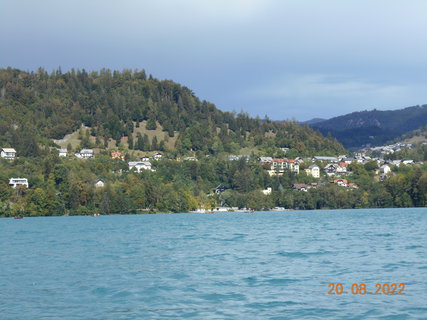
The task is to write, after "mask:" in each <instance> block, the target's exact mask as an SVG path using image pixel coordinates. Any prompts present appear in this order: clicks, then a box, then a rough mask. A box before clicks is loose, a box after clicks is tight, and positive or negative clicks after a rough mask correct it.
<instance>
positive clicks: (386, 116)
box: [307, 105, 427, 148]
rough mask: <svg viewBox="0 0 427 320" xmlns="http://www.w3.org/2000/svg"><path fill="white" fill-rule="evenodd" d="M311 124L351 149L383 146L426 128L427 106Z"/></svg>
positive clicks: (361, 113) (351, 116) (374, 111)
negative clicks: (410, 132)
mask: <svg viewBox="0 0 427 320" xmlns="http://www.w3.org/2000/svg"><path fill="white" fill-rule="evenodd" d="M309 122H310V121H309ZM309 122H307V124H309V125H310V126H311V127H312V128H314V129H317V130H319V131H320V132H322V133H323V134H325V135H328V134H331V135H332V136H333V137H335V138H336V139H337V140H338V141H340V142H341V143H342V144H343V145H344V146H345V147H347V148H353V147H362V146H365V145H380V144H384V143H386V142H387V141H390V140H393V139H396V138H397V137H399V136H401V135H402V134H404V133H406V132H409V131H412V130H416V129H418V128H420V127H422V126H424V125H426V124H427V105H422V106H413V107H408V108H404V109H400V110H389V111H380V110H376V109H374V110H371V111H367V110H365V111H358V112H352V113H349V114H346V115H342V116H339V117H334V118H331V119H328V120H324V121H315V122H312V121H311V123H309Z"/></svg>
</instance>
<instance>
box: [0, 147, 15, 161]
mask: <svg viewBox="0 0 427 320" xmlns="http://www.w3.org/2000/svg"><path fill="white" fill-rule="evenodd" d="M0 155H1V157H2V158H3V159H7V160H13V159H15V157H16V150H15V149H13V148H3V149H1V153H0Z"/></svg>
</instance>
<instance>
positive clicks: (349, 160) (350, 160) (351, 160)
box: [341, 157, 357, 164]
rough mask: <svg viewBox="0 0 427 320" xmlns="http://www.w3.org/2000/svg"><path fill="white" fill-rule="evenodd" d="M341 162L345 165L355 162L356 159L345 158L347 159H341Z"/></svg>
mask: <svg viewBox="0 0 427 320" xmlns="http://www.w3.org/2000/svg"><path fill="white" fill-rule="evenodd" d="M341 162H344V163H346V164H350V163H352V162H357V159H356V158H347V157H344V158H342V159H341Z"/></svg>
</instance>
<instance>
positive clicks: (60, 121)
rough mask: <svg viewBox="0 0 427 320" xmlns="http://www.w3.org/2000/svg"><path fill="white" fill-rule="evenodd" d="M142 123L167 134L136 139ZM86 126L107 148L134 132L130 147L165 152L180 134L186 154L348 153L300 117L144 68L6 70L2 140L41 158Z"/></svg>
mask: <svg viewBox="0 0 427 320" xmlns="http://www.w3.org/2000/svg"><path fill="white" fill-rule="evenodd" d="M142 121H146V122H147V126H146V129H147V130H155V129H157V127H158V124H159V125H160V126H161V128H162V130H163V131H164V136H165V138H162V139H158V141H156V142H155V143H153V142H152V141H146V140H145V141H144V135H142V136H141V137H136V136H135V134H132V133H134V132H136V131H135V129H136V127H137V126H139V124H140V123H141V122H142ZM82 124H83V125H85V126H88V127H90V128H91V134H92V135H93V136H94V137H96V138H97V142H98V143H97V146H98V147H106V145H107V141H108V139H114V140H116V141H120V140H121V139H122V138H123V137H127V138H128V139H127V140H126V141H127V143H128V146H126V147H127V148H129V149H137V150H145V149H150V150H153V149H154V148H156V147H157V149H158V150H160V149H161V148H165V143H164V142H162V141H164V139H167V137H170V138H172V137H175V138H177V141H176V144H175V147H174V148H175V149H176V151H177V152H178V153H180V154H185V153H186V152H188V151H190V150H191V151H201V152H203V153H204V154H212V155H214V154H219V153H221V152H226V153H227V152H228V153H235V152H238V151H239V149H241V148H244V147H255V148H258V149H262V150H270V149H272V148H291V149H292V150H295V151H294V152H295V153H298V154H299V155H301V156H302V155H313V154H320V153H321V154H325V155H333V154H337V153H341V152H343V151H344V150H343V147H342V146H341V145H340V144H339V143H338V142H337V141H336V140H335V139H333V138H325V137H323V136H322V135H321V134H320V133H318V132H315V131H313V130H312V129H310V128H309V127H302V126H300V125H299V124H298V123H296V122H273V121H270V120H268V119H263V120H261V119H255V118H251V117H250V116H249V115H248V114H245V113H239V114H235V113H232V112H222V111H220V110H218V109H217V108H216V107H215V105H214V104H212V103H210V102H207V101H201V100H199V99H198V98H197V97H196V96H195V95H194V93H193V92H192V91H191V90H190V89H188V88H186V87H184V86H181V85H179V84H177V83H175V82H173V81H170V80H163V81H160V80H158V79H155V78H153V77H152V76H151V75H150V76H147V75H146V73H145V71H144V70H142V71H131V70H123V71H121V72H119V71H111V70H107V69H103V70H101V71H99V72H86V71H85V70H74V69H72V70H71V71H69V72H65V73H63V72H62V71H61V70H60V69H58V70H55V71H53V72H51V73H47V72H46V71H45V70H44V69H39V70H37V71H36V72H24V71H21V70H17V69H12V68H7V69H0V144H1V145H2V146H13V147H14V148H15V149H17V151H18V154H19V155H21V156H38V155H39V154H40V150H39V148H38V147H40V146H43V145H51V146H53V145H52V142H50V140H48V139H52V138H55V139H61V138H63V137H64V136H65V135H66V134H68V133H71V132H73V131H76V130H77V129H78V128H80V126H81V125H82ZM156 139H157V138H156ZM86 142H88V141H86ZM103 144H104V146H103Z"/></svg>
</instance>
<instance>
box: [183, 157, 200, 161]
mask: <svg viewBox="0 0 427 320" xmlns="http://www.w3.org/2000/svg"><path fill="white" fill-rule="evenodd" d="M182 160H184V161H197V158H196V157H184V159H182Z"/></svg>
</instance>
